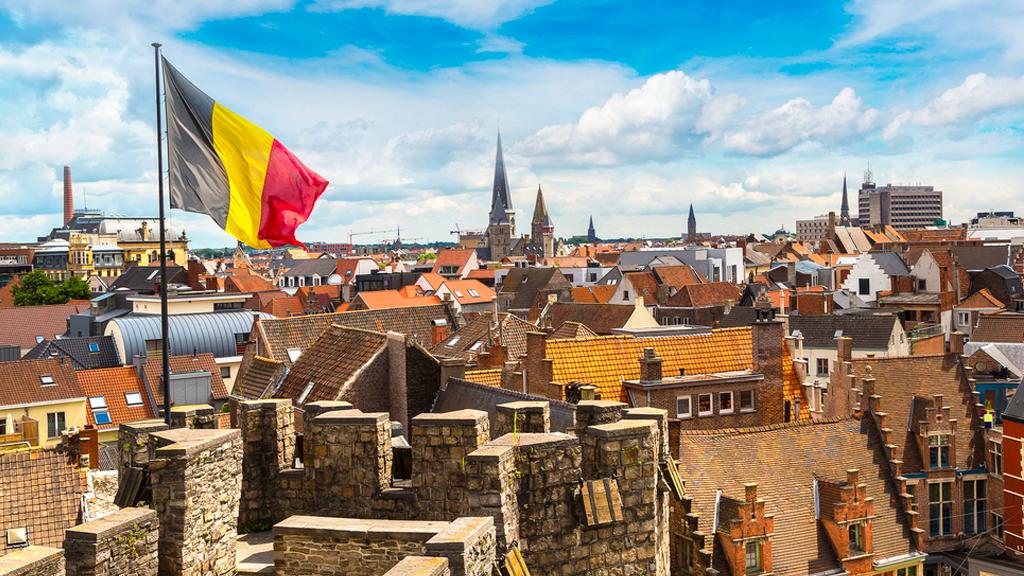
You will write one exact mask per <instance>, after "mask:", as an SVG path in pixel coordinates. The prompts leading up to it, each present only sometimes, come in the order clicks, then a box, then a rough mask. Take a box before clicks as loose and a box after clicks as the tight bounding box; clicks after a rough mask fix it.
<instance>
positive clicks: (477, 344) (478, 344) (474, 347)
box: [469, 342, 483, 352]
mask: <svg viewBox="0 0 1024 576" xmlns="http://www.w3.org/2000/svg"><path fill="white" fill-rule="evenodd" d="M482 344H483V342H477V343H476V344H473V345H472V346H470V347H469V351H470V352H476V351H477V350H479V349H480V346H481V345H482Z"/></svg>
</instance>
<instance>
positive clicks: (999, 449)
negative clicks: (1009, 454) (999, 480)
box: [988, 441, 1003, 476]
mask: <svg viewBox="0 0 1024 576" xmlns="http://www.w3.org/2000/svg"><path fill="white" fill-rule="evenodd" d="M988 446H989V447H988V453H989V454H990V455H991V458H990V459H991V461H992V462H991V464H990V466H991V467H990V468H989V472H991V473H992V474H994V475H996V476H1002V475H1003V444H1002V443H1001V442H996V441H993V442H989V444H988Z"/></svg>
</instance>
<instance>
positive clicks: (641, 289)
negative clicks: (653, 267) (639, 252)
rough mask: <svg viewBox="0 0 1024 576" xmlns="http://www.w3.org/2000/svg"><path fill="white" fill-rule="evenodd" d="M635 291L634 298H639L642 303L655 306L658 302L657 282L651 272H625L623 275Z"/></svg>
mask: <svg viewBox="0 0 1024 576" xmlns="http://www.w3.org/2000/svg"><path fill="white" fill-rule="evenodd" d="M623 276H625V277H626V278H627V279H628V280H629V283H630V284H632V285H633V289H634V290H636V293H635V294H634V295H635V296H641V297H643V299H644V302H646V303H648V304H655V303H657V301H658V281H657V280H656V279H655V278H654V273H653V272H626V273H625V274H623Z"/></svg>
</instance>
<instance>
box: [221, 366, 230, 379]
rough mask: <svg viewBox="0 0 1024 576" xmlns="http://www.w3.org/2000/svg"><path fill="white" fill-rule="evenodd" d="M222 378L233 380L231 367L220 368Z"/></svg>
mask: <svg viewBox="0 0 1024 576" xmlns="http://www.w3.org/2000/svg"><path fill="white" fill-rule="evenodd" d="M220 377H221V378H231V366H221V367H220Z"/></svg>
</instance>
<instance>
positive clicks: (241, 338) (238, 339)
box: [235, 332, 249, 345]
mask: <svg viewBox="0 0 1024 576" xmlns="http://www.w3.org/2000/svg"><path fill="white" fill-rule="evenodd" d="M248 340H249V333H248V332H235V344H236V345H242V344H245V343H246V341H248Z"/></svg>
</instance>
